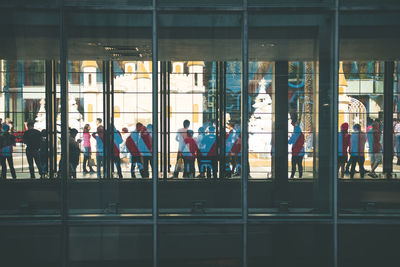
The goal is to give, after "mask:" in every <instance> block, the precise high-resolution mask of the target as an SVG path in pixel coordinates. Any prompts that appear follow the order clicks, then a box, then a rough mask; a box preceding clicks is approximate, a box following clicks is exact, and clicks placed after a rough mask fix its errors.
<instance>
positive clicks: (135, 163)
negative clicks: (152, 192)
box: [125, 129, 143, 178]
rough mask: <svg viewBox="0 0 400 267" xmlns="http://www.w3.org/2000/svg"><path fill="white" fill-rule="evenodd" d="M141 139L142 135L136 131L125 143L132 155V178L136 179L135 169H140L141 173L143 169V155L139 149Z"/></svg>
mask: <svg viewBox="0 0 400 267" xmlns="http://www.w3.org/2000/svg"><path fill="white" fill-rule="evenodd" d="M139 138H140V135H139V133H138V132H137V131H136V129H135V130H134V131H132V132H131V134H130V135H129V137H128V138H127V139H126V142H125V145H126V147H127V149H128V151H129V153H130V154H131V178H136V175H135V168H138V170H139V171H140V170H141V169H142V168H143V167H142V163H141V159H140V157H141V156H142V154H141V153H140V150H139V148H138V143H139Z"/></svg>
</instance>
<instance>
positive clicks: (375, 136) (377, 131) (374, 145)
mask: <svg viewBox="0 0 400 267" xmlns="http://www.w3.org/2000/svg"><path fill="white" fill-rule="evenodd" d="M370 134H371V135H372V138H368V145H369V152H370V160H371V172H369V173H368V176H370V177H372V178H378V175H377V174H376V173H375V170H376V168H377V167H378V166H379V164H381V163H382V144H381V137H382V131H381V124H380V122H379V120H375V122H374V123H373V124H372V129H370V130H369V131H368V135H370ZM371 139H372V142H370V140H371Z"/></svg>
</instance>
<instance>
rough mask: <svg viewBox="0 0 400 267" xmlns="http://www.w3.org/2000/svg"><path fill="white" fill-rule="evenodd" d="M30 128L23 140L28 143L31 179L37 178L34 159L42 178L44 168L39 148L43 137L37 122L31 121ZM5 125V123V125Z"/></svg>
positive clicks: (27, 154)
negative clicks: (37, 127) (36, 126)
mask: <svg viewBox="0 0 400 267" xmlns="http://www.w3.org/2000/svg"><path fill="white" fill-rule="evenodd" d="M27 126H28V130H27V131H26V132H25V133H24V136H23V142H24V144H26V158H27V160H28V164H29V173H30V176H31V179H35V178H36V177H35V168H34V166H33V161H35V163H36V167H37V169H38V171H39V174H40V176H41V178H42V176H43V174H42V168H41V164H40V155H39V149H40V141H41V139H42V135H41V133H40V132H39V131H38V130H36V129H35V128H34V126H35V123H34V122H32V121H30V122H28V124H27ZM3 127H4V125H3Z"/></svg>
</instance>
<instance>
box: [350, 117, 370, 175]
mask: <svg viewBox="0 0 400 267" xmlns="http://www.w3.org/2000/svg"><path fill="white" fill-rule="evenodd" d="M353 131H354V132H353V134H352V135H351V138H350V179H353V178H354V173H355V172H356V164H357V163H358V166H359V168H360V176H361V178H364V174H365V169H364V161H365V156H364V149H365V142H366V140H367V136H366V134H365V133H364V132H362V131H361V125H360V124H355V125H354V126H353Z"/></svg>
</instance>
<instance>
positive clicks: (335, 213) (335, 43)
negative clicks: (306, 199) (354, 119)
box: [331, 0, 339, 267]
mask: <svg viewBox="0 0 400 267" xmlns="http://www.w3.org/2000/svg"><path fill="white" fill-rule="evenodd" d="M332 63H333V79H332V80H333V81H332V86H333V88H332V92H333V96H332V102H333V103H332V113H333V114H332V117H333V118H332V121H333V130H334V131H333V140H332V146H333V147H332V151H333V159H332V163H333V164H332V165H333V166H332V169H331V177H332V180H331V183H332V195H333V198H332V215H333V231H332V232H333V255H332V256H333V267H338V179H337V176H338V171H337V157H336V155H337V149H338V145H337V142H338V140H337V138H338V137H337V136H338V133H337V129H338V100H339V99H338V98H339V96H338V93H339V92H338V89H339V86H338V79H339V0H335V14H334V20H333V57H332Z"/></svg>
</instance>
